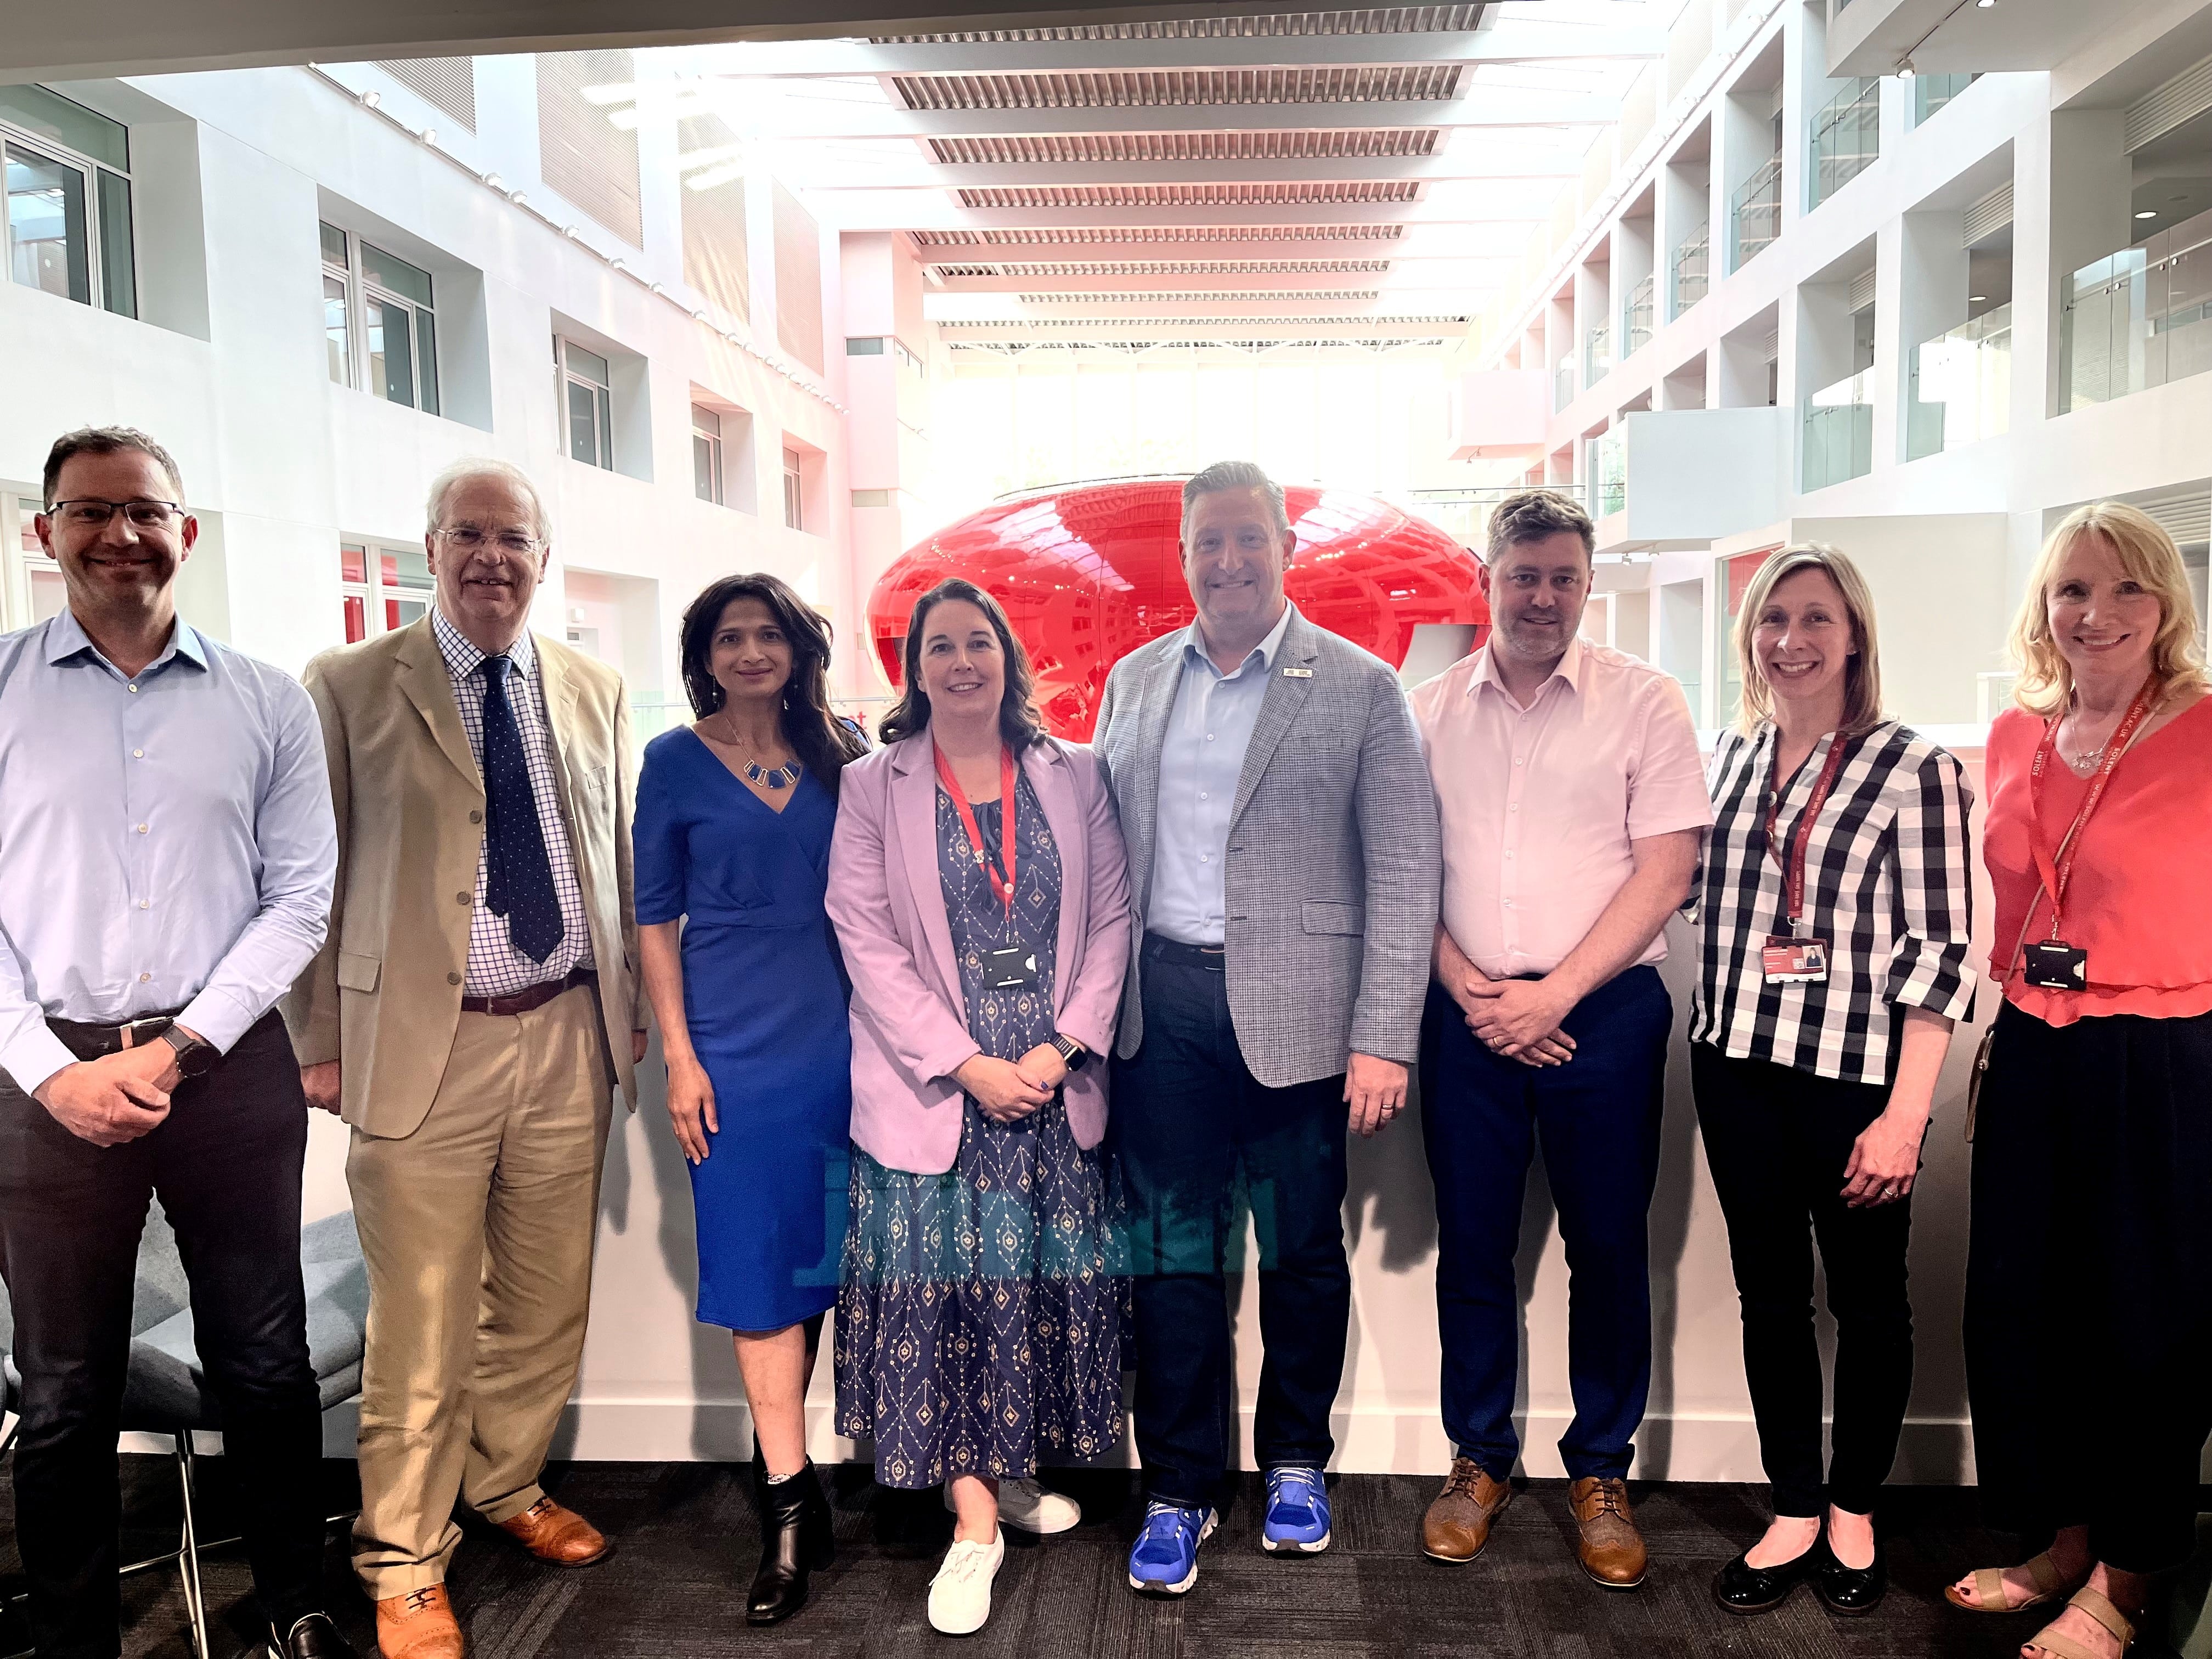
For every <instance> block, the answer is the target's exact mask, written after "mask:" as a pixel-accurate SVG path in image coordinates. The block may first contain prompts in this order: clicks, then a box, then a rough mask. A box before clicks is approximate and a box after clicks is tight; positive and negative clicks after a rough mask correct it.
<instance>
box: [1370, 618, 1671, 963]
mask: <svg viewBox="0 0 2212 1659" xmlns="http://www.w3.org/2000/svg"><path fill="white" fill-rule="evenodd" d="M1413 718H1414V720H1415V721H1416V722H1417V723H1418V724H1419V726H1420V731H1421V743H1422V747H1423V750H1425V753H1426V755H1427V757H1428V763H1429V775H1430V777H1431V779H1433V780H1434V781H1435V783H1436V788H1437V805H1438V806H1439V807H1440V808H1441V810H1442V813H1443V852H1444V892H1443V925H1444V927H1445V930H1446V931H1447V932H1448V933H1450V935H1451V937H1452V942H1453V943H1454V944H1455V945H1458V946H1459V948H1460V949H1461V951H1463V952H1465V954H1466V956H1467V957H1468V960H1469V961H1471V962H1472V963H1474V965H1475V966H1476V967H1478V968H1480V969H1482V971H1483V972H1484V973H1486V974H1487V975H1490V976H1491V977H1492V978H1493V979H1501V978H1510V977H1512V976H1514V975H1522V974H1548V973H1549V972H1551V971H1552V969H1554V968H1556V967H1558V966H1559V963H1560V962H1561V961H1563V960H1564V959H1565V957H1566V956H1567V954H1568V952H1570V951H1572V950H1573V949H1574V948H1575V946H1576V945H1579V944H1581V943H1582V940H1583V935H1584V934H1585V933H1589V930H1590V926H1591V924H1592V923H1594V922H1595V921H1597V919H1598V917H1599V916H1600V915H1601V914H1603V912H1604V910H1605V907H1606V906H1607V904H1609V903H1611V902H1613V895H1614V894H1616V893H1618V892H1619V891H1620V889H1621V886H1622V884H1624V883H1626V881H1627V879H1628V878H1629V877H1630V875H1632V873H1633V872H1634V871H1635V868H1636V861H1635V856H1634V854H1633V853H1632V851H1631V849H1630V847H1629V843H1630V842H1632V841H1638V840H1641V839H1643V838H1644V837H1645V836H1662V835H1666V834H1668V832H1669V831H1672V830H1676V829H1705V828H1707V827H1709V826H1710V825H1711V823H1712V821H1713V806H1712V801H1711V798H1710V797H1709V796H1708V795H1707V794H1706V793H1705V763H1704V760H1703V758H1702V757H1700V756H1699V752H1698V734H1697V730H1696V728H1695V727H1694V726H1692V724H1691V720H1690V706H1689V703H1688V702H1686V700H1685V699H1684V697H1683V696H1682V688H1681V687H1680V685H1679V684H1676V683H1675V682H1674V678H1672V677H1671V676H1669V675H1668V674H1664V673H1662V672H1661V671H1659V670H1658V669H1656V668H1654V667H1652V666H1651V665H1650V664H1649V663H1646V662H1643V661H1640V660H1638V659H1637V658H1634V657H1632V656H1630V655H1629V654H1628V653H1626V652H1624V651H1615V650H1613V648H1612V647H1609V646H1602V645H1591V644H1589V643H1588V642H1587V641H1582V640H1577V641H1575V642H1574V643H1572V644H1571V645H1570V646H1569V647H1567V653H1566V655H1565V656H1564V657H1562V658H1561V659H1559V667H1558V668H1557V669H1556V670H1554V671H1553V674H1552V678H1550V679H1548V680H1547V681H1546V682H1545V683H1544V684H1543V686H1542V687H1541V689H1540V690H1538V691H1537V693H1536V696H1535V698H1534V701H1532V702H1530V703H1529V705H1528V708H1522V707H1521V706H1520V704H1518V703H1517V702H1515V701H1514V700H1513V694H1512V693H1511V692H1510V691H1508V690H1506V689H1505V687H1504V684H1503V683H1502V682H1501V681H1500V680H1499V679H1498V677H1497V675H1496V674H1495V672H1494V671H1492V667H1491V661H1490V649H1489V647H1487V646H1486V647H1483V648H1482V649H1481V650H1480V651H1477V652H1476V653H1474V654H1473V655H1472V656H1468V657H1462V659H1460V660H1459V661H1458V662H1456V663H1455V664H1453V665H1452V666H1451V667H1449V668H1448V669H1446V670H1445V671H1443V673H1442V674H1439V675H1438V676H1437V678H1434V679H1432V680H1430V681H1427V682H1426V683H1425V684H1422V685H1420V686H1419V687H1417V688H1415V690H1414V691H1413ZM1666 956H1667V946H1666V942H1665V939H1664V937H1663V935H1662V937H1661V938H1659V939H1653V940H1652V942H1651V945H1650V949H1649V950H1647V951H1644V955H1643V956H1642V957H1639V958H1638V961H1639V962H1643V963H1656V962H1662V961H1664V960H1665V959H1666Z"/></svg>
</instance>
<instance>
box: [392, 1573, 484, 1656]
mask: <svg viewBox="0 0 2212 1659" xmlns="http://www.w3.org/2000/svg"><path fill="white" fill-rule="evenodd" d="M376 1650H377V1651H378V1652H379V1653H380V1654H382V1655H383V1656H384V1659H462V1656H463V1655H464V1654H465V1653H466V1652H467V1651H468V1646H467V1644H465V1643H464V1642H463V1641H462V1640H461V1627H460V1626H459V1623H457V1622H456V1621H455V1620H454V1618H453V1603H452V1602H451V1601H447V1599H446V1587H445V1586H444V1585H443V1584H425V1585H423V1586H422V1589H411V1590H409V1591H408V1592H407V1594H406V1595H390V1596H386V1598H385V1599H384V1600H383V1601H379V1602H378V1603H377V1604H376Z"/></svg>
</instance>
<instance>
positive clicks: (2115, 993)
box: [1982, 697, 2212, 1025]
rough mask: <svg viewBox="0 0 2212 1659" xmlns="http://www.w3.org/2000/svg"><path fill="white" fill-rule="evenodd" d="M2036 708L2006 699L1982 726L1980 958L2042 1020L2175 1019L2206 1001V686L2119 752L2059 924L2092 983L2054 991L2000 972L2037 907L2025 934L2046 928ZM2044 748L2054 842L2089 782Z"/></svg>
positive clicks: (2209, 744) (2211, 1003) (2210, 952)
mask: <svg viewBox="0 0 2212 1659" xmlns="http://www.w3.org/2000/svg"><path fill="white" fill-rule="evenodd" d="M2042 739H2043V721H2042V720H2041V719H2040V718H2039V717H2038V716H2036V715H2034V714H2029V713H2028V712H2027V710H2026V709H2022V708H2013V709H2008V710H2007V711H2006V712H2005V713H2003V714H2000V715H1998V716H1997V718H1996V720H1994V721H1993V722H1991V724H1990V742H1989V754H1988V763H1987V781H1988V789H1989V820H1988V827H1987V829H1985V830H1984V836H1983V842H1982V857H1983V860H1984V862H1985V863H1987V865H1988V866H1989V871H1990V886H1991V888H1992V889H1993V890H1995V892H1996V913H1997V914H1996V934H1995V936H1994V943H1993V944H1992V945H1991V947H1990V948H1991V951H1993V953H1995V954H1994V955H1993V957H1992V959H1991V961H1990V973H1991V975H1992V976H1994V977H1996V978H1997V979H1998V980H2000V981H2002V982H2004V983H2005V995H2006V997H2007V999H2008V1000H2010V1001H2011V1002H2012V1003H2014V1004H2015V1006H2018V1007H2019V1008H2020V1009H2021V1011H2022V1012H2027V1013H2031V1014H2033V1015H2034V1016H2035V1017H2036V1018H2038V1019H2040V1020H2042V1021H2044V1022H2045V1024H2051V1025H2071V1024H2073V1023H2074V1022H2075V1020H2077V1019H2080V1018H2081V1017H2082V1016H2083V1015H2085V1014H2143V1015H2148V1016H2149V1017H2150V1018H2154V1019H2161V1018H2162V1019H2178V1018H2185V1017H2187V1016H2189V1015H2191V1014H2202V1013H2206V1012H2212V859H2208V858H2207V857H2206V856H2205V852H2206V844H2207V836H2206V828H2207V826H2208V825H2212V697H2206V698H2203V699H2200V700H2199V701H2198V702H2197V704H2196V706H2195V707H2194V708H2190V709H2189V710H2187V711H2186V712H2185V713H2184V714H2179V715H2177V716H2176V717H2175V718H2174V719H2172V720H2169V721H2167V722H2166V725H2165V726H2161V727H2160V729H2159V730H2157V731H2156V732H2153V733H2151V735H2150V736H2148V737H2147V738H2142V740H2141V741H2139V742H2138V743H2137V744H2136V745H2135V747H2134V748H2133V749H2130V750H2129V751H2128V753H2127V755H2126V757H2124V759H2122V761H2121V762H2120V763H2119V765H2118V768H2117V769H2115V770H2114V771H2113V773H2112V781H2111V783H2110V784H2108V785H2107V786H2106V790H2105V799H2104V800H2103V802H2102V803H2101V804H2100V805H2099V806H2098V808H2097V811H2096V812H2095V814H2094V815H2093V817H2091V818H2090V820H2089V822H2088V824H2087V827H2086V828H2085V829H2083V830H2082V831H2081V840H2080V842H2079V850H2078V851H2077V853H2076V854H2075V859H2074V874H2073V877H2072V878H2071V879H2070V880H2069V883H2068V884H2067V889H2066V914H2065V917H2064V920H2063V923H2062V927H2063V932H2064V934H2065V939H2066V942H2067V943H2068V944H2069V945H2078V946H2080V947H2081V948H2082V949H2083V950H2086V951H2087V952H2088V953H2089V963H2088V971H2089V985H2088V988H2087V990H2082V991H2050V990H2045V989H2043V988H2041V987H2038V986H2033V985H2029V984H2027V983H2026V982H2025V981H2023V980H2022V979H2021V977H2020V976H2019V975H2017V974H2009V975H2008V969H2011V967H2012V966H2013V964H2012V963H2008V962H2007V961H2005V960H2003V959H2002V957H2003V953H2004V952H2006V951H2010V950H2011V949H2012V948H2013V944H2014V941H2015V940H2016V939H2019V938H2020V936H2021V923H2022V922H2023V921H2025V920H2026V919H2027V907H2028V905H2029V904H2030V903H2031V902H2033V904H2034V905H2035V915H2034V926H2033V927H2032V928H2030V929H2029V933H2030V934H2031V937H2030V938H2029V939H2028V941H2027V942H2028V943H2029V944H2031V945H2033V944H2034V943H2035V942H2036V941H2037V940H2038V939H2045V938H2047V937H2048V936H2049V933H2050V927H2051V906H2050V903H2049V902H2048V900H2047V899H2045V898H2039V896H2038V895H2039V892H2040V890H2041V887H2042V879H2041V878H2040V876H2039V874H2038V872H2037V870H2036V865H2035V850H2034V843H2033V841H2032V840H2031V839H2030V836H2031V834H2032V830H2031V827H2030V826H2031V824H2032V823H2033V821H2034V818H2035V817H2036V816H2037V814H2036V807H2035V797H2034V792H2033V778H2032V777H2031V776H2030V769H2031V768H2032V767H2033V764H2034V762H2035V750H2036V746H2037V744H2039V743H2040V742H2041V741H2042ZM2089 782H2090V781H2089V780H2088V779H2087V778H2084V777H2081V776H2079V775H2077V774H2076V773H2075V771H2074V769H2072V768H2071V767H2069V766H2068V765H2067V764H2066V763H2065V762H2064V761H2063V760H2062V759H2060V758H2059V757H2057V755H2056V754H2054V755H2053V756H2052V757H2051V760H2050V762H2049V763H2047V764H2046V765H2045V768H2044V776H2043V800H2042V811H2041V814H2040V817H2041V820H2042V834H2043V836H2044V844H2045V846H2046V847H2049V848H2051V849H2053V850H2054V851H2055V850H2056V849H2057V845H2058V842H2059V838H2060V837H2061V836H2064V835H2065V833H2066V830H2067V827H2068V826H2069V824H2071V823H2073V822H2074V815H2075V813H2076V812H2078V811H2081V801H2082V798H2083V797H2084V796H2086V795H2087V793H2089Z"/></svg>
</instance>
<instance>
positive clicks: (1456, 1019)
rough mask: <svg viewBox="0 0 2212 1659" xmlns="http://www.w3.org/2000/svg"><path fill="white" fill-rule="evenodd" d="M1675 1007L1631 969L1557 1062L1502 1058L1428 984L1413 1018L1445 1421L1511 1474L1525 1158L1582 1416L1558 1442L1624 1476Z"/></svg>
mask: <svg viewBox="0 0 2212 1659" xmlns="http://www.w3.org/2000/svg"><path fill="white" fill-rule="evenodd" d="M1673 1023H1674V1006H1673V1004H1672V1003H1671V1002H1670V1001H1669V1000H1668V995H1667V987H1665V986H1663V985H1662V984H1661V983H1660V982H1659V973H1658V970H1657V969H1653V968H1631V969H1628V971H1627V972H1626V973H1624V974H1621V975H1618V976H1617V977H1615V978H1614V979H1613V980H1611V981H1608V982H1607V983H1606V984H1604V985H1601V986H1600V987H1598V988H1597V989H1596V990H1595V991H1593V992H1591V993H1590V994H1589V995H1588V996H1586V997H1584V998H1583V1000H1582V1001H1581V1002H1579V1003H1577V1005H1576V1006H1575V1009H1574V1012H1572V1013H1571V1014H1569V1015H1568V1016H1567V1018H1566V1020H1565V1030H1566V1032H1567V1035H1568V1036H1571V1037H1573V1038H1574V1040H1575V1043H1576V1048H1575V1057H1574V1059H1572V1060H1570V1061H1568V1062H1567V1063H1566V1064H1565V1065H1564V1066H1541V1067H1539V1066H1523V1065H1522V1063H1521V1062H1520V1061H1519V1060H1502V1059H1500V1058H1499V1057H1498V1055H1496V1054H1492V1053H1491V1052H1490V1050H1489V1049H1487V1048H1485V1047H1484V1046H1483V1045H1482V1044H1481V1043H1480V1042H1479V1041H1477V1040H1476V1038H1475V1036H1474V1033H1473V1032H1471V1031H1469V1030H1468V1029H1467V1021H1466V1019H1465V1018H1464V1017H1463V1016H1462V1014H1461V1012H1460V1011H1459V1006H1458V1005H1457V1004H1456V1003H1455V1002H1454V1001H1453V1000H1451V998H1450V997H1449V995H1448V994H1446V993H1445V992H1444V991H1443V988H1442V987H1438V986H1435V985H1431V987H1429V1006H1428V1012H1427V1017H1426V1018H1425V1020H1424V1021H1423V1023H1422V1029H1421V1129H1422V1133H1423V1134H1424V1136H1425V1138H1426V1139H1427V1142H1428V1152H1429V1173H1430V1176H1431V1177H1432V1178H1433V1179H1434V1181H1435V1182H1436V1188H1437V1330H1438V1334H1439V1337H1440V1338H1441V1340H1442V1343H1443V1419H1444V1430H1445V1431H1446V1432H1447V1433H1448V1434H1449V1435H1450V1436H1451V1438H1452V1443H1453V1444H1454V1445H1455V1446H1456V1447H1457V1448H1458V1449H1459V1455H1461V1456H1462V1457H1470V1458H1473V1459H1474V1461H1475V1462H1477V1463H1479V1464H1480V1465H1481V1466H1482V1468H1484V1469H1485V1470H1486V1472H1487V1473H1488V1474H1490V1476H1491V1478H1492V1480H1504V1479H1505V1477H1506V1475H1507V1474H1509V1473H1510V1471H1511V1469H1512V1468H1513V1464H1514V1461H1515V1460H1516V1458H1517V1457H1519V1455H1521V1440H1520V1437H1519V1435H1518V1434H1516V1432H1515V1431H1514V1427H1513V1395H1514V1385H1515V1383H1516V1380H1517V1378H1518V1375H1519V1370H1520V1328H1519V1322H1518V1318H1517V1315H1518V1313H1519V1304H1520V1291H1519V1289H1518V1287H1517V1286H1516V1283H1515V1280H1514V1274H1513V1258H1514V1254H1515V1251H1516V1249H1517V1248H1518V1247H1519V1244H1520V1242H1521V1206H1522V1194H1523V1191H1524V1189H1525V1188H1526V1187H1527V1185H1528V1164H1529V1160H1530V1159H1531V1158H1533V1157H1534V1153H1535V1149H1536V1143H1537V1140H1538V1139H1539V1137H1541V1139H1542V1141H1543V1146H1544V1171H1545V1174H1546V1175H1547V1176H1548V1177H1549V1178H1550V1181H1551V1186H1552V1199H1553V1203H1554V1204H1555V1205H1557V1206H1558V1208H1559V1237H1560V1240H1561V1242H1562V1243H1565V1246H1566V1253H1567V1267H1568V1270H1569V1273H1570V1278H1569V1281H1568V1290H1567V1373H1568V1377H1569V1380H1570V1382H1571V1384H1572V1386H1573V1389H1574V1397H1575V1416H1574V1421H1573V1422H1571V1423H1570V1424H1569V1425H1567V1431H1566V1434H1565V1436H1564V1437H1562V1438H1561V1439H1560V1441H1559V1455H1560V1456H1561V1457H1562V1458H1563V1459H1564V1460H1565V1462H1566V1466H1567V1474H1568V1475H1569V1476H1570V1477H1571V1478H1572V1479H1575V1480H1583V1479H1584V1478H1586V1477H1589V1476H1591V1475H1597V1476H1601V1477H1606V1478H1612V1477H1617V1476H1623V1475H1626V1474H1627V1473H1628V1464H1629V1460H1630V1458H1631V1457H1632V1455H1634V1453H1635V1446H1634V1444H1633V1441H1634V1437H1635V1434H1636V1428H1637V1425H1638V1424H1639V1423H1641V1422H1642V1421H1643V1420H1644V1401H1645V1399H1646V1397H1647V1396H1648V1395H1649V1394H1650V1387H1651V1283H1650V1243H1649V1240H1648V1239H1647V1237H1646V1234H1645V1227H1644V1216H1645V1212H1646V1211H1648V1210H1649V1209H1650V1204H1651V1189H1652V1186H1653V1184H1654V1182H1656V1179H1657V1176H1658V1170H1659V1121H1660V1115H1661V1111H1662V1104H1663V1100H1662V1095H1663V1085H1664V1083H1665V1078H1666V1069H1667V1034H1668V1029H1669V1028H1670V1027H1671V1026H1672V1024H1673Z"/></svg>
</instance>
